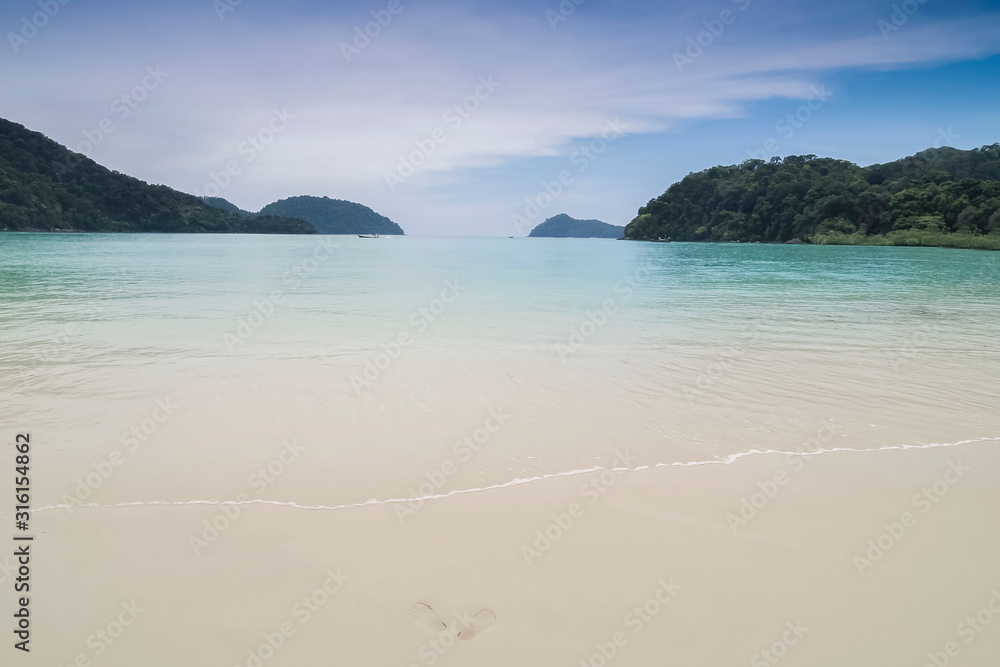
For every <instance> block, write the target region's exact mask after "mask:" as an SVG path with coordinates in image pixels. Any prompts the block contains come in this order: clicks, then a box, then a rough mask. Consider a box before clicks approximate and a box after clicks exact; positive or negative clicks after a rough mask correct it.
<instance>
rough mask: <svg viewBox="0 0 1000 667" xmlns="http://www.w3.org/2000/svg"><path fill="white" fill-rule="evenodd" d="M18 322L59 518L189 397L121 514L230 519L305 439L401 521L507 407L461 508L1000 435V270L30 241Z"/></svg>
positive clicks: (13, 294)
mask: <svg viewBox="0 0 1000 667" xmlns="http://www.w3.org/2000/svg"><path fill="white" fill-rule="evenodd" d="M0 304H2V309H3V310H2V314H0V373H2V379H0V396H2V398H3V401H2V407H0V411H2V421H3V422H4V423H8V424H14V425H17V428H25V429H34V430H37V431H39V432H40V433H41V434H43V435H42V436H41V437H45V438H48V439H49V442H50V451H51V452H52V454H53V455H58V456H59V457H61V458H60V463H59V465H58V466H55V469H54V471H53V474H52V475H50V476H49V477H48V480H49V481H48V484H49V486H48V487H47V488H46V493H48V494H49V496H50V498H51V499H52V500H53V501H54V500H55V499H57V498H58V497H59V496H60V494H62V493H64V491H65V489H66V488H71V487H72V486H73V482H74V480H75V479H76V478H78V477H79V476H80V475H81V474H83V473H84V472H86V470H87V469H88V466H90V465H91V464H92V462H93V461H94V460H97V459H100V457H101V456H104V455H106V454H107V452H109V451H110V450H112V449H113V448H114V447H115V446H116V443H118V442H119V441H120V435H121V434H122V433H123V432H125V431H127V430H128V429H129V428H130V427H132V426H134V425H135V424H137V423H139V424H141V423H142V421H143V419H147V418H148V415H149V414H151V412H150V411H151V410H152V409H153V408H154V407H155V401H156V399H157V398H162V397H165V396H167V397H173V398H174V399H175V400H176V401H177V402H178V403H180V404H182V405H183V408H182V409H178V411H177V412H176V414H173V415H172V416H170V418H169V419H168V420H166V421H165V422H164V423H163V424H162V425H158V426H157V430H156V432H155V434H153V435H151V436H150V438H149V439H150V442H155V443H156V447H149V448H142V449H141V450H140V451H138V452H137V453H136V456H137V457H141V458H140V460H142V461H143V466H141V467H139V466H136V468H135V471H136V472H134V473H130V475H128V476H125V475H122V476H120V477H121V479H119V478H116V479H112V480H109V482H108V484H107V485H105V486H102V488H101V489H99V490H98V492H97V493H96V495H95V497H96V498H98V499H99V500H101V501H102V502H104V501H107V502H114V501H121V500H130V499H132V500H134V499H135V496H136V494H137V493H139V492H138V491H137V489H138V488H139V487H140V486H141V488H143V489H145V490H144V491H142V492H141V495H143V497H144V498H150V497H153V498H159V497H163V498H168V497H169V498H173V499H184V498H189V497H203V496H213V497H216V496H222V495H225V494H226V493H228V489H229V488H232V487H238V486H239V479H241V478H242V477H245V474H243V473H244V469H245V468H247V467H249V468H250V469H252V463H253V462H254V461H257V460H260V459H265V460H266V459H267V458H268V456H269V454H268V452H272V451H276V450H277V449H279V445H280V443H281V442H282V441H283V440H286V439H289V438H299V439H301V440H303V441H308V442H309V443H310V446H311V450H310V451H311V452H312V454H311V456H312V457H313V458H312V463H311V466H310V469H311V470H310V471H305V470H304V469H303V471H302V472H301V473H300V474H301V475H303V476H308V475H310V474H313V475H319V474H323V475H326V476H328V477H329V478H330V479H331V480H332V481H333V482H334V483H331V485H330V488H329V489H327V490H325V491H323V492H314V491H311V492H309V493H311V494H312V495H313V496H314V497H312V498H311V500H312V501H315V502H354V501H359V500H364V499H367V498H372V497H399V496H401V495H405V493H406V489H407V488H408V484H407V483H406V480H407V479H408V477H407V476H408V475H409V476H410V477H412V476H413V472H412V471H413V470H414V469H416V470H418V471H419V470H425V469H428V468H433V467H434V465H435V462H437V461H440V460H441V457H442V456H443V455H445V453H446V452H447V451H448V450H449V449H450V447H451V445H452V443H453V442H455V441H456V440H457V439H460V438H461V437H462V436H463V435H464V434H469V433H473V432H475V430H476V429H477V428H478V427H479V426H480V425H481V424H482V422H483V420H484V419H485V418H486V417H487V415H488V414H489V410H490V409H497V408H498V407H500V408H503V409H505V410H507V411H508V412H509V413H510V415H511V418H510V419H509V421H508V422H507V423H506V424H505V425H504V427H503V428H502V429H501V430H500V431H499V432H498V433H496V434H495V435H494V436H491V440H490V445H489V446H488V447H484V448H483V451H482V452H481V453H480V455H479V456H478V457H477V458H476V459H475V460H474V461H473V462H472V463H471V464H470V465H469V466H468V467H467V468H465V469H464V470H463V471H461V474H460V475H458V476H456V478H455V479H454V480H450V482H451V483H453V484H454V485H456V486H463V485H465V486H475V485H481V484H494V483H504V482H506V481H509V480H510V479H514V478H517V477H523V476H525V475H532V474H547V473H555V472H560V471H565V470H572V469H578V468H580V467H585V466H587V465H594V464H602V463H608V462H610V460H611V459H612V458H613V455H614V452H615V451H617V450H618V449H620V448H623V447H626V448H629V449H631V450H633V451H634V452H635V453H636V455H637V456H638V457H639V460H640V462H641V463H643V464H650V465H652V464H657V463H664V462H678V461H692V460H713V459H718V458H720V457H725V456H728V455H731V454H733V453H739V452H743V451H748V450H750V449H769V448H771V449H774V448H777V449H781V450H783V451H784V450H790V449H794V448H795V447H796V446H798V445H799V444H801V443H802V442H804V441H806V440H808V439H809V438H810V437H811V436H812V435H813V434H815V433H816V432H817V430H818V429H819V428H820V427H821V426H822V425H823V424H824V423H826V422H827V421H829V420H836V422H837V423H838V424H839V425H840V426H839V430H838V436H837V440H836V442H835V443H833V444H835V445H836V446H844V447H854V448H869V447H881V446H898V445H906V444H914V443H920V442H944V441H947V442H953V441H957V440H962V439H966V438H972V437H982V436H995V435H998V434H1000V418H998V417H997V415H998V414H1000V410H997V408H998V407H1000V406H998V401H997V398H996V387H997V386H1000V361H998V354H997V352H998V349H997V342H996V341H997V336H998V333H1000V331H998V329H1000V254H997V253H983V252H974V251H956V250H944V249H933V248H881V247H871V248H864V247H861V248H859V247H813V246H773V245H722V244H686V243H672V244H650V243H632V242H615V241H606V240H569V239H474V238H431V237H424V238H421V237H414V238H411V237H399V238H396V237H388V238H382V239H378V240H367V239H358V238H356V237H340V236H338V237H293V236H221V235H220V236H214V235H212V236H208V235H206V236H196V235H192V236H185V235H100V234H95V235H77V234H3V235H0ZM401 341H402V342H401ZM397 345H398V347H397ZM366 369H367V372H368V374H367V375H366V374H365V373H366ZM242 459H245V460H246V461H247V465H246V466H243V468H239V466H237V471H236V472H234V473H233V475H234V476H233V480H232V481H231V483H230V482H224V483H222V484H221V486H220V484H219V481H218V479H217V477H216V478H209V476H207V475H204V476H201V475H199V473H197V472H194V473H192V472H190V471H187V472H185V471H184V469H185V467H186V464H189V463H190V462H191V461H200V462H203V463H205V464H206V465H207V464H210V463H215V462H226V461H229V462H232V461H234V460H236V461H239V460H242ZM182 462H183V465H182ZM376 468H377V469H379V470H384V471H385V472H384V475H381V476H380V477H379V480H377V481H375V482H373V481H371V480H370V479H367V478H366V479H365V480H364V481H360V480H358V479H355V477H356V475H355V474H354V473H355V472H357V471H358V470H361V469H376ZM419 479H420V476H419V474H418V475H417V481H419ZM227 484H228V485H229V486H227ZM269 492H274V493H277V494H279V495H280V492H281V489H280V488H277V487H276V488H275V489H273V490H271V491H269ZM289 493H291V487H289V489H288V490H286V491H285V495H288V494H289Z"/></svg>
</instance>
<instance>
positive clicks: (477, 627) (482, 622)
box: [409, 602, 497, 640]
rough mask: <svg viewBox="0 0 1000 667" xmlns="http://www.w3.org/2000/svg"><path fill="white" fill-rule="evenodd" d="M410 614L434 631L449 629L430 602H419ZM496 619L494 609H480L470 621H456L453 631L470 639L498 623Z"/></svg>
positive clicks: (462, 637) (465, 638)
mask: <svg viewBox="0 0 1000 667" xmlns="http://www.w3.org/2000/svg"><path fill="white" fill-rule="evenodd" d="M409 616H410V618H411V619H412V620H413V621H414V622H416V623H417V624H419V625H422V626H424V627H425V628H427V629H428V630H430V631H432V632H437V633H440V632H444V631H445V630H447V629H448V624H447V623H445V622H444V621H443V620H442V619H441V617H440V616H439V615H438V613H437V612H436V611H434V610H433V609H432V608H431V606H430V605H429V604H425V603H423V602H418V603H417V604H415V605H413V606H412V607H410V611H409ZM496 620H497V616H496V614H494V613H493V612H492V611H490V610H489V609H480V610H479V611H478V612H476V615H475V616H473V617H472V618H471V619H469V622H468V623H463V622H461V621H456V622H455V627H454V629H453V630H452V631H453V632H455V634H456V636H457V637H458V638H459V639H464V640H469V639H472V638H473V637H475V636H476V635H478V634H479V633H480V632H482V631H483V630H485V629H486V628H488V627H490V626H491V625H493V624H494V623H496Z"/></svg>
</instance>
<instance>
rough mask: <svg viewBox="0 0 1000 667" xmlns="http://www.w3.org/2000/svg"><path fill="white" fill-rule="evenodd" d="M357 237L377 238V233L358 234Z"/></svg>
mask: <svg viewBox="0 0 1000 667" xmlns="http://www.w3.org/2000/svg"><path fill="white" fill-rule="evenodd" d="M358 238H359V239H377V238H378V234H358Z"/></svg>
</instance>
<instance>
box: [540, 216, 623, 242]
mask: <svg viewBox="0 0 1000 667" xmlns="http://www.w3.org/2000/svg"><path fill="white" fill-rule="evenodd" d="M624 232H625V228H624V227H618V226H616V225H609V224H608V223H606V222H601V221H600V220H577V219H576V218H571V217H569V216H568V215H566V214H565V213H560V214H559V215H554V216H552V217H551V218H549V219H548V220H546V221H545V222H543V223H541V224H539V225H538V226H537V227H535V228H534V229H532V230H531V233H530V234H528V236H549V237H556V238H581V239H616V238H618V237H620V236H621V235H622V234H623V233H624Z"/></svg>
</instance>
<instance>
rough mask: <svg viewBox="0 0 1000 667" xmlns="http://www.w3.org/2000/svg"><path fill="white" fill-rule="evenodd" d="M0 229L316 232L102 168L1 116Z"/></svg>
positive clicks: (306, 225) (306, 226)
mask: <svg viewBox="0 0 1000 667" xmlns="http://www.w3.org/2000/svg"><path fill="white" fill-rule="evenodd" d="M0 231H86V232H241V233H275V234H290V233H291V234H313V233H315V232H316V230H315V229H314V228H313V227H312V225H310V224H309V223H307V222H305V221H304V220H297V219H290V218H281V217H267V218H262V217H256V218H245V217H242V216H239V215H234V214H232V213H227V212H224V211H222V210H219V209H218V208H214V207H212V206H209V205H207V204H206V203H205V202H203V201H202V200H201V199H199V198H198V197H195V196H192V195H188V194H184V193H182V192H178V191H176V190H172V189H170V188H168V187H166V186H164V185H150V184H148V183H144V182H143V181H140V180H139V179H136V178H132V177H131V176H126V175H125V174H121V173H118V172H116V171H111V170H109V169H105V168H104V167H102V166H100V165H99V164H97V163H96V162H94V161H93V160H91V159H89V158H87V157H84V156H83V155H80V154H78V153H73V152H71V151H70V150H68V149H66V148H65V147H63V146H61V145H59V144H58V143H56V142H54V141H52V140H51V139H49V138H47V137H45V136H44V135H42V134H39V133H38V132H32V131H30V130H28V129H26V128H25V127H23V126H21V125H18V124H17V123H12V122H10V121H7V120H4V119H2V118H0Z"/></svg>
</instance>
